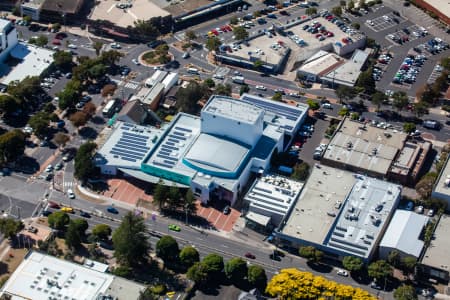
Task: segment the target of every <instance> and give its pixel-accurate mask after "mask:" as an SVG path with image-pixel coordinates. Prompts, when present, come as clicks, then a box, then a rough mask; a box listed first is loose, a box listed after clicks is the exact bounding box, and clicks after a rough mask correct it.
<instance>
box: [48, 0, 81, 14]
mask: <svg viewBox="0 0 450 300" xmlns="http://www.w3.org/2000/svg"><path fill="white" fill-rule="evenodd" d="M42 1H44V0H42ZM84 1H85V0H70V1H61V0H45V3H44V6H43V7H42V9H45V10H50V11H55V12H58V13H61V12H66V13H69V14H75V13H77V12H78V10H79V9H80V8H81V6H82V5H83V2H84Z"/></svg>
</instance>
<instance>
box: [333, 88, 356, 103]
mask: <svg viewBox="0 0 450 300" xmlns="http://www.w3.org/2000/svg"><path fill="white" fill-rule="evenodd" d="M334 93H335V94H336V96H337V97H338V98H339V103H342V101H344V100H350V99H353V98H354V97H355V96H356V92H355V90H354V89H353V88H351V87H348V86H346V85H341V86H339V87H338V88H337V89H336V90H335V91H334Z"/></svg>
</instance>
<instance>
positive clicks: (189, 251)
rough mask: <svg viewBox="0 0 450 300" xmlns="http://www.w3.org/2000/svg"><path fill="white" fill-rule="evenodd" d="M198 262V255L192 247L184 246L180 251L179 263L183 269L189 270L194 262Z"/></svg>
mask: <svg viewBox="0 0 450 300" xmlns="http://www.w3.org/2000/svg"><path fill="white" fill-rule="evenodd" d="M199 261H200V255H199V253H198V251H197V249H195V248H194V247H192V246H186V247H184V248H183V249H182V250H181V251H180V262H181V263H182V264H183V266H184V267H186V268H190V267H191V266H193V265H194V264H195V263H196V262H199Z"/></svg>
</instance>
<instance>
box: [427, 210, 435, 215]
mask: <svg viewBox="0 0 450 300" xmlns="http://www.w3.org/2000/svg"><path fill="white" fill-rule="evenodd" d="M427 216H429V217H432V216H434V210H432V209H430V210H429V211H428V213H427Z"/></svg>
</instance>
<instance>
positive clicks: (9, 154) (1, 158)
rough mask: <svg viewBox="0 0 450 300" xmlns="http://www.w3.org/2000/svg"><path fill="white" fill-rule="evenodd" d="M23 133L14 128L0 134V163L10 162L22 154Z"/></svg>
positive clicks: (23, 148) (23, 145)
mask: <svg viewBox="0 0 450 300" xmlns="http://www.w3.org/2000/svg"><path fill="white" fill-rule="evenodd" d="M25 139H26V136H25V134H24V133H23V132H22V131H21V130H19V129H14V130H11V131H8V132H5V133H4V134H2V135H0V163H6V162H12V161H14V160H16V159H17V158H18V157H20V156H22V155H23V152H24V150H25Z"/></svg>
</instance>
